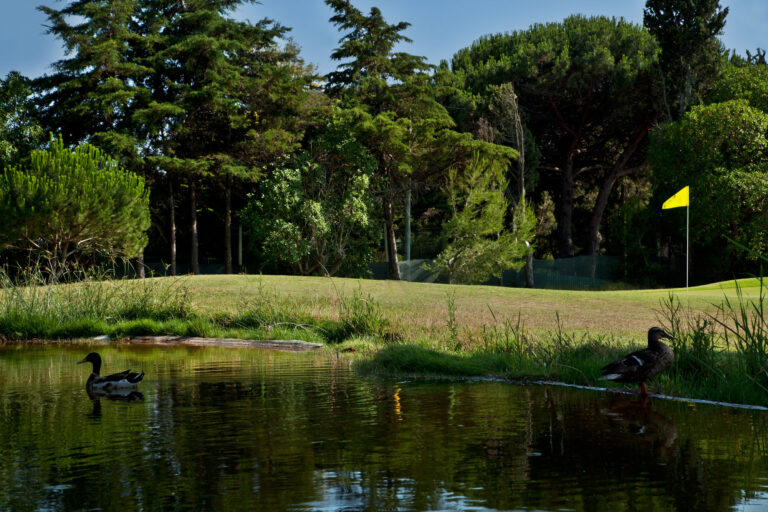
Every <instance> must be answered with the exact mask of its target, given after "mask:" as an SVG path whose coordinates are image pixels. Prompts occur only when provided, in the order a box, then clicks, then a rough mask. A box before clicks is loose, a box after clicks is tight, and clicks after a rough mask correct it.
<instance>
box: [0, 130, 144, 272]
mask: <svg viewBox="0 0 768 512" xmlns="http://www.w3.org/2000/svg"><path fill="white" fill-rule="evenodd" d="M0 215H2V218H3V219H5V226H6V227H5V229H4V230H3V231H2V233H0V248H2V249H5V248H9V247H15V248H23V249H29V250H30V251H31V252H33V253H36V254H39V255H40V256H42V257H44V258H45V259H46V260H47V261H48V263H49V265H50V271H51V275H52V277H54V278H55V277H57V276H58V275H59V274H60V273H61V272H62V271H63V270H64V269H65V268H66V266H67V263H68V262H69V261H71V258H72V257H73V256H75V255H77V254H82V253H86V252H92V253H93V252H98V253H101V254H104V255H107V256H109V257H118V256H120V257H135V256H137V255H138V254H139V253H140V252H141V251H142V249H143V248H144V246H145V245H146V243H147V235H146V230H147V228H148V227H149V190H148V189H147V188H146V187H145V183H144V179H143V178H142V177H140V176H138V175H136V174H134V173H131V172H129V171H126V170H125V169H123V168H121V167H120V166H119V165H118V163H117V162H116V161H115V160H113V159H112V158H111V157H109V156H107V155H106V154H104V153H103V152H102V151H101V150H99V149H98V148H96V147H94V146H92V145H90V144H82V145H80V146H78V147H77V148H75V149H74V150H70V149H67V148H65V147H64V142H63V141H62V139H61V137H59V138H58V139H52V140H51V143H50V148H49V149H48V150H35V151H33V152H32V155H31V156H30V162H29V165H28V166H23V167H22V166H14V167H9V168H6V169H5V171H4V172H3V174H2V176H1V177H0Z"/></svg>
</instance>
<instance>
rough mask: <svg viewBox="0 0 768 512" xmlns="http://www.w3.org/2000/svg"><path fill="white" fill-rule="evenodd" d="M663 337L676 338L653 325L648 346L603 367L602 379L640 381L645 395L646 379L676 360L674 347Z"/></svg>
mask: <svg viewBox="0 0 768 512" xmlns="http://www.w3.org/2000/svg"><path fill="white" fill-rule="evenodd" d="M661 338H667V339H674V338H673V337H672V336H670V335H669V334H667V333H666V332H664V330H663V329H661V328H659V327H651V329H650V330H649V331H648V348H644V349H643V350H638V351H636V352H632V353H631V354H629V355H626V356H624V357H622V358H621V359H619V360H618V361H614V362H612V363H611V364H608V365H606V366H604V367H603V368H602V372H603V376H602V377H600V378H601V379H602V380H610V381H613V382H638V383H640V389H641V391H642V393H643V394H644V395H647V394H648V391H647V390H646V389H645V381H647V380H650V379H652V378H653V377H655V376H656V375H658V374H659V373H661V372H663V371H664V370H666V369H667V368H669V367H670V366H672V363H673V362H674V360H675V355H674V353H673V352H672V349H671V348H669V347H668V346H666V345H665V344H663V343H662V342H661V341H659V340H660V339H661Z"/></svg>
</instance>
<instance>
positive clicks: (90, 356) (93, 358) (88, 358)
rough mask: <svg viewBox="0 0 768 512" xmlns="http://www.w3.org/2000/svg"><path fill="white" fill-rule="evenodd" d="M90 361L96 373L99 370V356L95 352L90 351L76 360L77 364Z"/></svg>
mask: <svg viewBox="0 0 768 512" xmlns="http://www.w3.org/2000/svg"><path fill="white" fill-rule="evenodd" d="M83 363H91V364H92V365H93V373H96V374H98V373H99V370H101V356H100V355H99V354H97V353H96V352H91V353H90V354H88V355H87V356H85V358H84V359H83V360H82V361H78V362H77V364H83Z"/></svg>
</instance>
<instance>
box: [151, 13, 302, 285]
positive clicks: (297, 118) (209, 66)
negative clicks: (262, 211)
mask: <svg viewBox="0 0 768 512" xmlns="http://www.w3.org/2000/svg"><path fill="white" fill-rule="evenodd" d="M147 2H148V4H147V5H148V9H147V10H146V11H145V12H144V14H143V15H144V17H145V18H146V21H145V22H144V26H146V27H148V28H147V29H146V30H147V31H148V35H149V36H151V37H150V38H149V41H150V42H149V43H148V44H149V45H150V46H149V47H148V48H149V51H148V52H147V53H148V57H147V59H148V61H149V62H151V63H152V67H153V68H154V69H155V70H156V73H157V77H155V78H153V86H152V90H153V93H154V98H155V101H154V102H153V103H151V104H150V105H148V106H147V108H145V109H143V110H141V111H140V112H139V113H138V115H139V116H140V117H141V118H142V119H144V120H146V121H147V122H148V123H151V124H153V125H155V126H159V127H161V130H160V132H159V133H160V136H159V137H158V139H157V145H158V146H159V147H160V149H161V151H160V154H159V155H156V156H153V158H152V162H153V163H154V164H155V165H157V166H158V167H160V168H161V169H162V170H163V171H164V172H165V173H167V174H168V175H170V176H171V178H172V179H171V180H170V181H169V183H171V184H172V183H173V178H176V179H184V180H185V181H186V184H187V186H188V191H189V204H190V235H191V236H190V268H191V271H192V272H193V273H198V272H199V262H198V251H199V250H198V230H197V210H198V199H197V193H198V187H199V186H201V185H202V184H203V183H205V182H206V181H208V182H213V183H215V184H217V185H219V186H221V187H222V189H223V191H224V195H225V202H224V212H223V217H224V248H225V266H226V271H227V272H231V271H232V248H231V245H232V243H231V226H232V220H231V218H232V215H231V212H232V206H231V204H232V201H231V196H232V190H233V188H234V185H235V183H237V182H241V183H242V182H252V181H256V180H258V179H259V177H260V176H261V175H262V174H263V170H264V167H265V166H266V163H267V162H269V161H272V160H273V159H275V158H276V157H278V156H279V155H282V154H285V153H289V152H291V151H293V150H294V149H296V147H297V146H298V142H299V140H300V138H301V135H302V133H301V125H300V122H301V120H302V119H303V118H304V116H303V115H301V112H300V109H301V108H302V105H303V103H304V100H305V98H306V97H307V95H308V91H307V86H308V84H309V83H310V82H311V79H312V77H313V75H312V74H311V73H310V72H309V71H308V70H307V69H306V67H305V66H304V65H303V63H302V62H301V61H300V59H298V56H297V55H298V49H297V48H295V47H294V46H290V45H289V46H287V47H286V48H284V49H281V48H279V46H278V44H277V42H276V40H277V39H278V38H279V37H282V36H283V35H284V34H285V32H286V31H287V30H288V29H287V28H285V27H283V26H281V25H280V24H278V23H275V22H273V21H272V20H269V19H263V20H261V21H260V22H258V23H256V24H255V25H254V24H250V23H248V22H237V21H235V20H233V19H231V18H229V17H227V15H228V13H229V12H231V11H232V10H234V9H235V8H236V7H238V6H239V5H241V4H243V3H250V2H247V1H244V0H216V1H207V2H202V1H190V2H181V3H179V2H177V1H174V0H147ZM149 7H151V8H149ZM171 194H172V191H171Z"/></svg>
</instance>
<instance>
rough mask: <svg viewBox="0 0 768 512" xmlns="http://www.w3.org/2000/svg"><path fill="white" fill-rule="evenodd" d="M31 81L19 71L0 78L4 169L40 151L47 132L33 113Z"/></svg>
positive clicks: (0, 140) (0, 145)
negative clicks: (33, 152) (43, 135)
mask: <svg viewBox="0 0 768 512" xmlns="http://www.w3.org/2000/svg"><path fill="white" fill-rule="evenodd" d="M31 96H32V89H31V87H30V80H29V79H28V78H26V77H24V76H22V75H21V74H20V73H17V72H16V71H11V72H10V73H8V75H7V76H6V77H5V80H3V79H0V170H1V169H3V168H5V167H6V166H7V165H11V164H14V163H17V162H18V161H19V160H20V159H21V158H24V157H26V156H28V155H29V153H30V152H31V151H32V150H33V149H36V148H38V147H39V146H40V145H41V144H40V143H41V138H42V137H41V135H42V132H43V130H42V129H41V128H40V125H39V124H38V122H37V120H36V119H35V117H34V115H33V112H34V110H35V109H34V107H33V105H32V99H31Z"/></svg>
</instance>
